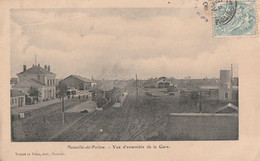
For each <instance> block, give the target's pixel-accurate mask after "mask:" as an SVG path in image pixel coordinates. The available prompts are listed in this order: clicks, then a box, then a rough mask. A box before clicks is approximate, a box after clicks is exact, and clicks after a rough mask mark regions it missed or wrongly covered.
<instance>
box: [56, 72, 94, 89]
mask: <svg viewBox="0 0 260 161" xmlns="http://www.w3.org/2000/svg"><path fill="white" fill-rule="evenodd" d="M60 82H61V83H63V84H64V85H66V86H67V87H68V88H71V87H73V88H75V89H78V90H91V89H93V86H95V83H94V82H93V81H92V80H90V79H87V78H84V77H81V76H79V75H70V76H68V77H67V78H65V79H63V80H61V81H60Z"/></svg>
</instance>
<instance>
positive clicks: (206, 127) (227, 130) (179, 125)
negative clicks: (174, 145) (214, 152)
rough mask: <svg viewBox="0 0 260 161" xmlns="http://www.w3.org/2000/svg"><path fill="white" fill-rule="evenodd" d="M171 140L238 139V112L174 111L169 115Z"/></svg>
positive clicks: (168, 127) (169, 135)
mask: <svg viewBox="0 0 260 161" xmlns="http://www.w3.org/2000/svg"><path fill="white" fill-rule="evenodd" d="M167 130H168V131H167V133H168V137H169V139H170V140H237V139H238V115H237V114H213V113H212V114H211V113H172V114H170V115H169V117H168V122H167Z"/></svg>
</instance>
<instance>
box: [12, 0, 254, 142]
mask: <svg viewBox="0 0 260 161" xmlns="http://www.w3.org/2000/svg"><path fill="white" fill-rule="evenodd" d="M223 3H224V2H221V3H220V6H221V5H222V8H223V6H226V7H227V9H226V12H227V13H230V12H229V9H228V7H230V8H231V9H230V10H232V11H233V8H239V7H240V8H241V10H240V11H239V12H234V13H232V14H233V15H231V16H232V17H230V18H229V19H228V21H230V22H232V25H229V26H228V30H225V31H223V33H222V29H221V28H223V24H221V26H220V23H222V22H221V20H223V19H222V18H221V14H222V12H224V11H223V10H221V9H220V10H217V11H216V15H217V16H218V17H217V18H215V19H216V22H217V23H214V22H209V23H212V24H213V25H212V26H213V29H214V32H213V31H212V30H213V29H212V30H209V27H208V26H209V24H208V23H207V22H205V19H202V18H201V17H199V16H198V14H196V12H198V11H197V9H196V8H193V9H191V8H84V9H79V8H74V9H73V8H59V9H58V8H57V9H55V8H54V9H40V8H39V9H11V10H10V36H11V37H10V44H11V45H10V46H11V48H10V50H11V53H10V54H11V55H10V60H11V61H10V72H11V73H10V118H11V124H10V129H11V132H10V134H11V141H12V142H93V141H95V142H97V141H105V142H106V141H108V142H111V141H184V140H185V141H199V140H207V141H210V140H211V141H217V140H239V119H238V118H239V70H240V69H239V61H238V57H237V53H239V48H238V47H237V45H236V43H235V42H234V41H232V39H226V38H223V39H221V38H214V35H216V36H218V37H221V36H230V35H231V36H237V35H238V36H240V35H242V34H245V35H255V34H256V32H255V31H256V26H255V24H256V19H255V16H256V15H255V12H254V11H252V8H251V10H250V7H252V6H254V3H242V2H239V3H238V4H223ZM226 3H229V2H226ZM246 5H248V8H249V9H248V8H246V7H245V8H246V9H245V10H244V8H243V7H244V6H246ZM240 13H241V14H242V13H243V15H247V16H248V19H246V20H247V21H248V22H250V24H251V28H249V27H247V29H245V30H243V31H245V32H242V31H239V33H238V32H235V31H234V30H232V29H234V27H237V26H236V25H234V24H237V23H236V22H237V21H238V20H236V19H235V18H237V16H236V15H235V16H234V14H240ZM230 14H231V13H230ZM222 16H223V15H222ZM233 17H234V18H233ZM240 21H241V22H244V21H243V20H242V19H239V22H240ZM223 23H225V24H224V25H226V24H228V22H223ZM197 25H199V26H200V27H196V26H197ZM210 26H211V25H210ZM224 28H225V27H224ZM231 28H232V29H231ZM230 30H232V31H234V32H232V34H230V35H229V31H230Z"/></svg>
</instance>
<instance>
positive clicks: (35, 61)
mask: <svg viewBox="0 0 260 161" xmlns="http://www.w3.org/2000/svg"><path fill="white" fill-rule="evenodd" d="M34 63H35V65H37V56H36V54H35V60H34Z"/></svg>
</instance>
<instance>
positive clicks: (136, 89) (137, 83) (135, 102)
mask: <svg viewBox="0 0 260 161" xmlns="http://www.w3.org/2000/svg"><path fill="white" fill-rule="evenodd" d="M135 83H136V100H135V104H136V105H137V98H138V82H137V74H135Z"/></svg>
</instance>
